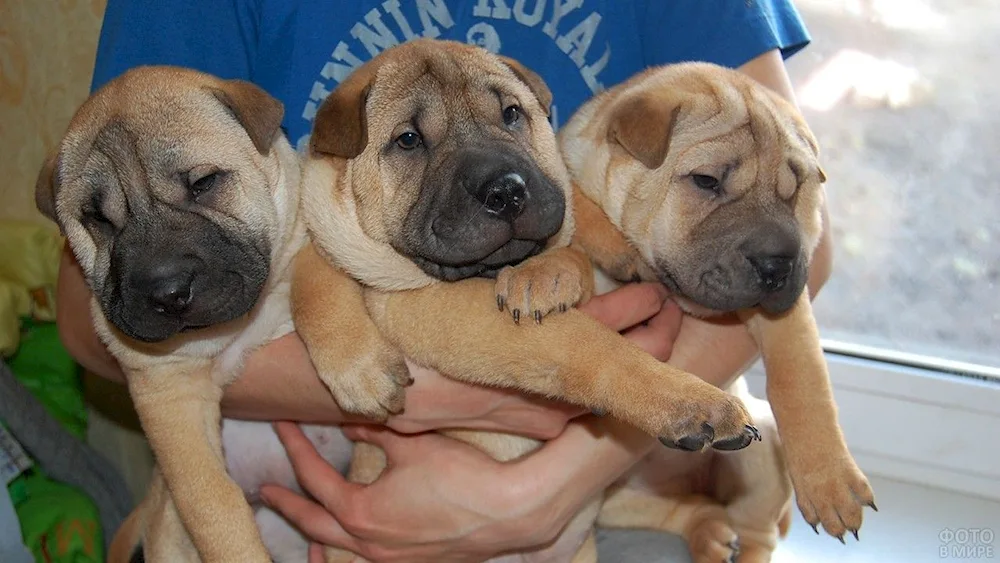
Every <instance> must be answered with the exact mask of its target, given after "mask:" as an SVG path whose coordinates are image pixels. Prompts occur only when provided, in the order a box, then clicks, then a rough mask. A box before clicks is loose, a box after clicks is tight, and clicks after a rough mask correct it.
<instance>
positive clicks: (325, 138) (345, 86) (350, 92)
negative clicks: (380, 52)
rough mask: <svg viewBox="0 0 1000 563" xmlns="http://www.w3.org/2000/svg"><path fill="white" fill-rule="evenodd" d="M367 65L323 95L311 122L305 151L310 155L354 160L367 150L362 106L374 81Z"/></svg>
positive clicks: (370, 66)
mask: <svg viewBox="0 0 1000 563" xmlns="http://www.w3.org/2000/svg"><path fill="white" fill-rule="evenodd" d="M375 70H376V69H375V68H374V65H372V64H371V63H369V64H367V65H365V66H362V67H360V68H357V69H355V70H354V71H353V72H352V73H351V75H350V76H348V77H347V79H345V80H344V81H343V82H341V83H340V84H339V85H338V86H337V87H336V88H334V90H333V92H330V94H329V95H327V97H326V99H325V100H323V103H322V104H320V106H319V109H318V110H316V117H315V118H314V119H313V126H312V135H311V136H310V137H309V148H310V150H311V151H312V152H314V153H319V154H328V155H331V156H339V157H341V158H354V157H356V156H358V155H359V154H361V152H362V151H364V150H365V147H366V146H368V117H367V115H366V110H365V105H366V104H367V103H368V93H369V92H370V91H371V87H372V83H373V82H374V81H375Z"/></svg>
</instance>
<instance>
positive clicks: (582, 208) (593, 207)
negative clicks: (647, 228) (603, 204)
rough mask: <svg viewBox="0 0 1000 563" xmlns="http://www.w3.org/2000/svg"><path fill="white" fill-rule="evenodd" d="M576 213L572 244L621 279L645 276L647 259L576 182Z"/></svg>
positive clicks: (637, 278)
mask: <svg viewBox="0 0 1000 563" xmlns="http://www.w3.org/2000/svg"><path fill="white" fill-rule="evenodd" d="M573 214H574V216H575V218H576V229H575V231H574V232H573V244H574V246H577V247H579V248H580V249H581V250H582V251H583V252H584V253H586V255H587V256H588V257H590V259H591V260H593V262H594V264H595V265H596V266H597V267H598V268H600V269H601V270H603V271H604V272H605V273H607V274H608V275H609V276H611V278H612V279H614V280H616V281H619V282H622V283H627V282H635V281H639V280H640V279H642V278H643V273H644V272H643V269H644V268H643V266H644V262H643V260H642V257H641V256H639V252H638V251H637V250H636V249H635V247H633V246H632V245H631V244H629V242H628V240H627V239H626V238H625V235H624V234H622V232H621V231H620V230H618V228H617V227H615V225H614V224H613V223H612V222H611V219H609V218H608V216H607V214H605V213H604V210H603V209H601V208H600V206H598V205H597V203H595V202H594V201H593V200H592V199H590V198H589V197H587V196H586V195H584V193H583V192H582V191H581V190H580V188H578V187H577V186H576V185H574V186H573ZM649 279H655V278H649Z"/></svg>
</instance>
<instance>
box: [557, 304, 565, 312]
mask: <svg viewBox="0 0 1000 563" xmlns="http://www.w3.org/2000/svg"><path fill="white" fill-rule="evenodd" d="M566 309H567V307H566V304H565V303H560V304H559V312H560V313H565V312H566Z"/></svg>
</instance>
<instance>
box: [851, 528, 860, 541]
mask: <svg viewBox="0 0 1000 563" xmlns="http://www.w3.org/2000/svg"><path fill="white" fill-rule="evenodd" d="M851 533H852V534H854V541H861V538H859V537H858V531H857V530H851Z"/></svg>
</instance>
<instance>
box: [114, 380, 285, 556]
mask: <svg viewBox="0 0 1000 563" xmlns="http://www.w3.org/2000/svg"><path fill="white" fill-rule="evenodd" d="M128 386H129V391H130V392H131V394H132V398H133V401H134V403H135V408H136V412H137V413H138V415H139V420H140V421H141V422H142V428H143V431H144V432H145V434H146V437H147V438H148V439H149V443H150V447H151V448H152V450H153V453H154V454H155V456H156V462H157V467H158V468H159V471H160V473H161V474H162V476H163V480H164V482H165V483H166V485H167V488H168V490H169V491H170V497H171V499H172V500H173V502H174V504H175V505H176V507H177V512H178V514H179V515H180V519H181V522H182V523H183V524H184V527H185V528H186V529H187V531H188V533H189V535H190V536H191V540H192V542H193V543H194V546H195V548H197V550H198V553H199V554H200V555H201V559H202V561H204V562H205V563H221V562H232V563H257V562H260V563H270V561H271V557H270V555H269V554H268V552H267V548H266V547H265V546H264V543H263V542H262V541H261V538H260V534H259V533H258V531H257V523H256V521H255V520H254V516H253V512H252V510H251V509H250V505H249V504H248V503H247V501H246V497H245V496H244V494H243V491H242V490H240V488H239V486H237V485H236V483H234V482H233V480H232V479H231V478H230V477H229V474H228V473H227V472H226V466H225V462H224V460H223V456H222V438H221V426H220V412H219V401H220V399H221V398H222V390H221V388H219V386H218V385H216V384H215V383H214V382H213V381H212V374H211V368H210V365H208V364H207V363H201V364H198V365H197V366H190V365H183V364H180V365H179V364H177V363H174V364H170V365H167V366H161V367H157V368H155V369H151V370H147V371H143V372H133V373H130V374H129V377H128Z"/></svg>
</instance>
